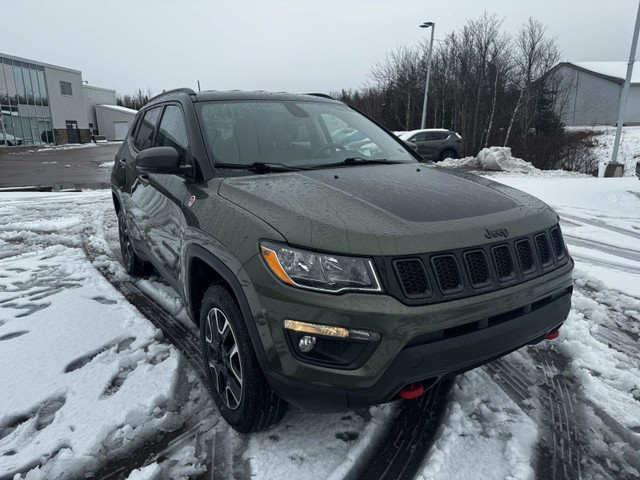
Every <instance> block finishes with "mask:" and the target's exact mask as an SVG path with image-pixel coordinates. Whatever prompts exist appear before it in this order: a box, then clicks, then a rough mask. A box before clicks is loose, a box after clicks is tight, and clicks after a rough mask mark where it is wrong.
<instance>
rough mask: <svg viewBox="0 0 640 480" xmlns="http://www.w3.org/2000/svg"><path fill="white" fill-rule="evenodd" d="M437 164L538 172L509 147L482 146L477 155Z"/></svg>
mask: <svg viewBox="0 0 640 480" xmlns="http://www.w3.org/2000/svg"><path fill="white" fill-rule="evenodd" d="M438 165H440V166H442V167H452V168H461V167H463V168H481V169H483V170H494V171H498V172H512V173H524V174H529V173H538V172H540V170H539V169H537V168H536V167H534V166H533V165H531V163H529V162H525V161H524V160H522V159H520V158H515V157H514V156H512V155H511V149H510V148H509V147H489V148H483V149H482V150H480V152H479V153H478V156H477V157H466V158H462V159H455V158H450V159H447V160H444V161H442V162H440V163H438Z"/></svg>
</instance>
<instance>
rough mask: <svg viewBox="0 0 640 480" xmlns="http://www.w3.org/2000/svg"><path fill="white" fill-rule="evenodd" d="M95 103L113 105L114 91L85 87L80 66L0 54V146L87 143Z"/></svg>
mask: <svg viewBox="0 0 640 480" xmlns="http://www.w3.org/2000/svg"><path fill="white" fill-rule="evenodd" d="M97 104H112V105H115V104H116V95H115V90H107V89H103V88H98V87H90V86H87V85H84V84H83V81H82V72H80V71H79V70H73V69H71V68H66V67H60V66H56V65H49V64H47V63H42V62H36V61H34V60H28V59H26V58H20V57H15V56H13V55H7V54H4V53H0V118H1V121H0V147H2V146H17V145H47V144H53V143H55V144H65V143H86V142H89V141H91V133H92V130H93V132H94V133H95V132H96V131H99V125H98V123H97V119H96V116H95V105H97Z"/></svg>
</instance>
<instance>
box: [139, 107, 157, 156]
mask: <svg viewBox="0 0 640 480" xmlns="http://www.w3.org/2000/svg"><path fill="white" fill-rule="evenodd" d="M161 110H162V107H156V108H152V109H151V110H147V111H146V112H145V114H144V117H143V118H142V121H141V122H140V125H139V126H138V131H137V133H136V139H135V141H134V142H133V144H134V145H135V147H136V148H137V149H138V150H144V149H146V148H150V147H151V145H152V144H153V133H154V131H155V128H156V125H157V124H158V118H160V111H161Z"/></svg>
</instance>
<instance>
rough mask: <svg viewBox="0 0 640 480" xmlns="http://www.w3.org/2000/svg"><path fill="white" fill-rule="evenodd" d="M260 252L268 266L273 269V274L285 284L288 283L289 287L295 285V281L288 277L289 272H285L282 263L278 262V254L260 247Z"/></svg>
mask: <svg viewBox="0 0 640 480" xmlns="http://www.w3.org/2000/svg"><path fill="white" fill-rule="evenodd" d="M260 252H261V253H262V258H264V261H265V262H267V266H268V267H269V268H270V269H271V271H272V272H273V274H274V275H275V276H276V277H278V278H279V279H280V280H282V281H283V282H284V283H288V284H289V285H293V280H291V278H290V277H289V275H287V272H285V271H284V268H282V265H280V261H279V260H278V255H276V252H274V251H273V250H271V249H270V248H267V247H260Z"/></svg>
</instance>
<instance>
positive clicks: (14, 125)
mask: <svg viewBox="0 0 640 480" xmlns="http://www.w3.org/2000/svg"><path fill="white" fill-rule="evenodd" d="M2 124H3V126H4V136H5V140H6V141H7V145H9V146H16V145H23V141H24V140H23V135H22V122H21V121H20V117H19V116H18V107H10V106H8V105H5V106H3V107H2Z"/></svg>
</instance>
